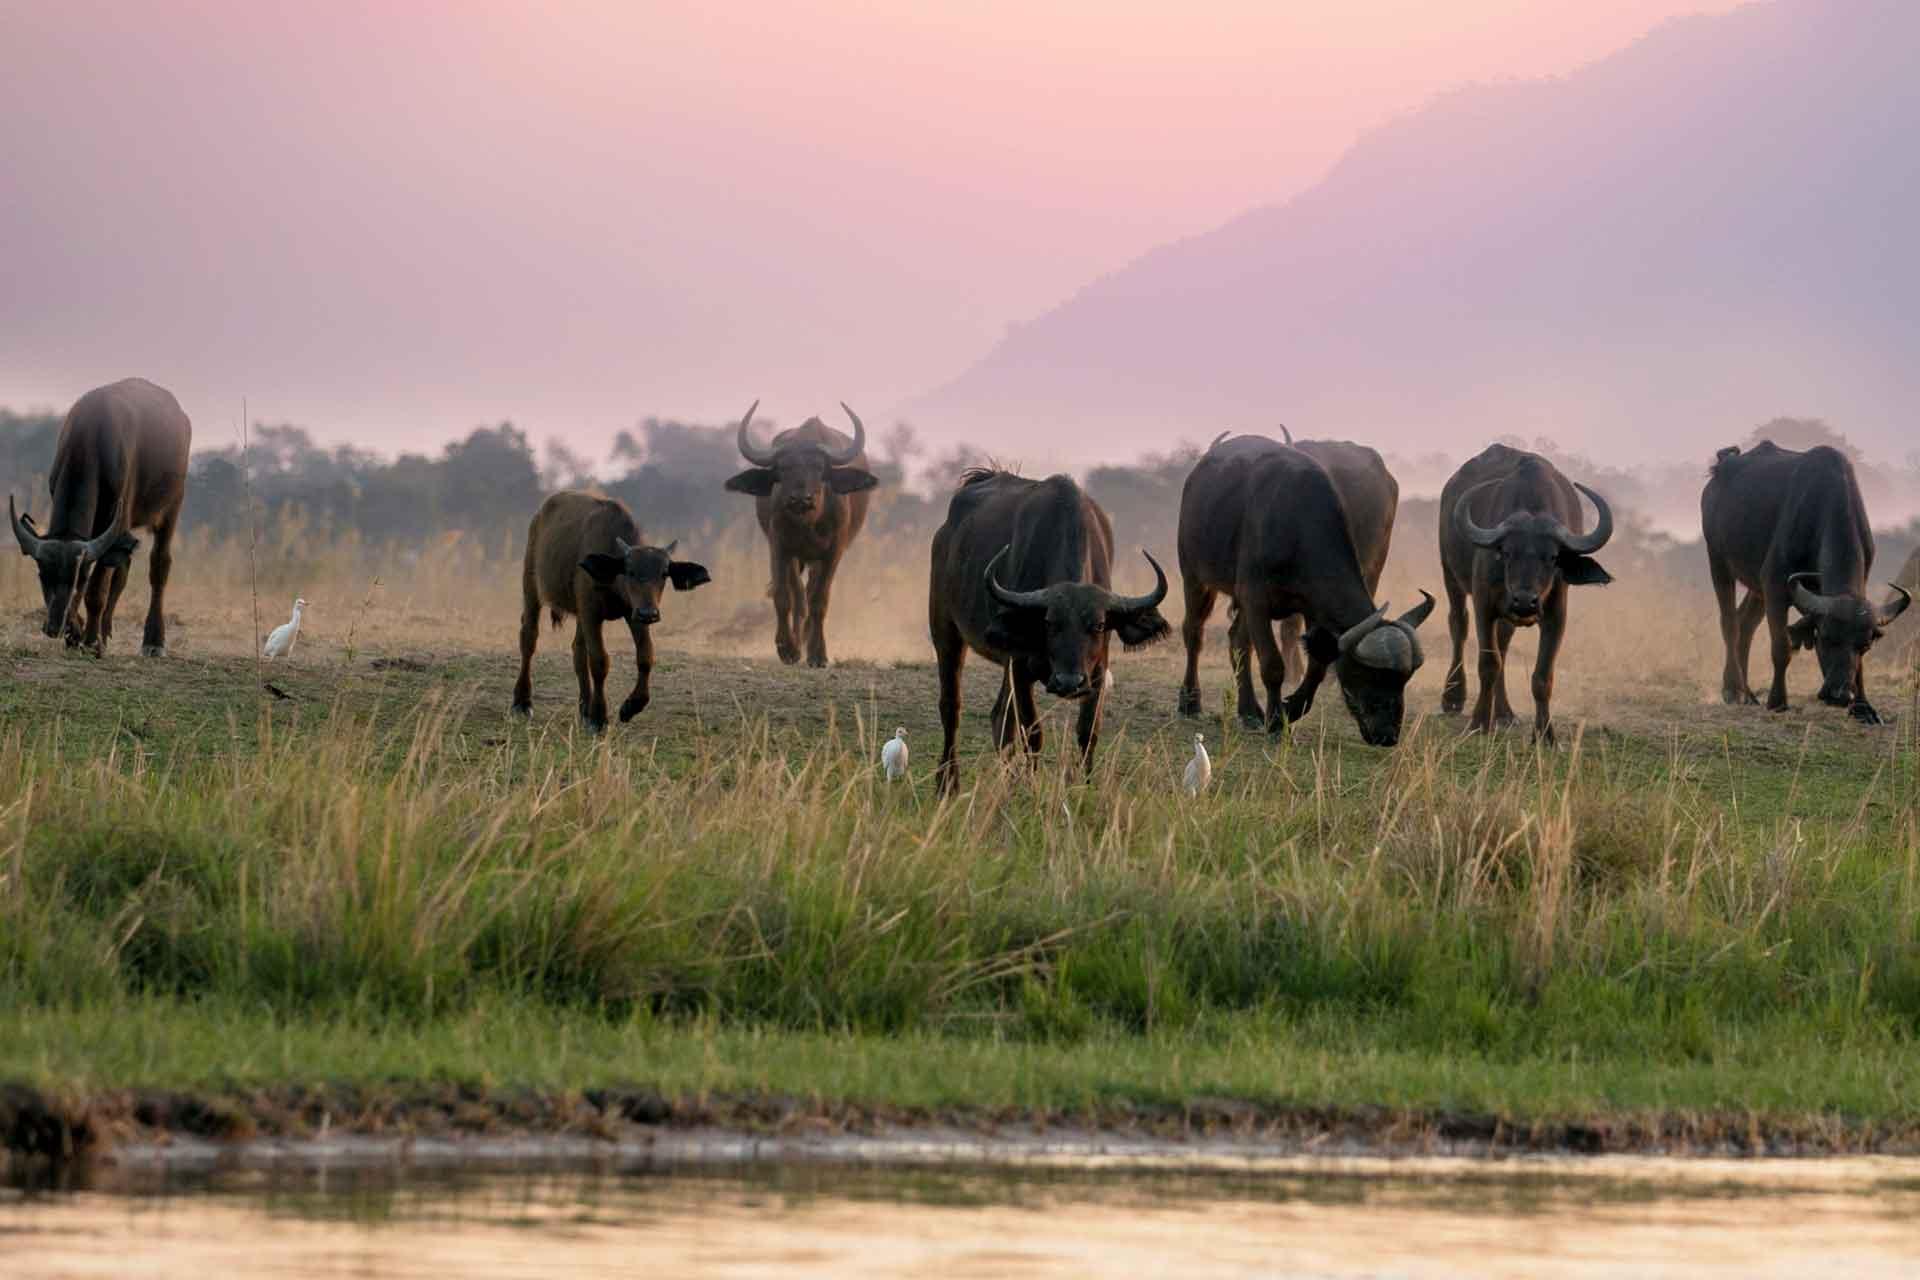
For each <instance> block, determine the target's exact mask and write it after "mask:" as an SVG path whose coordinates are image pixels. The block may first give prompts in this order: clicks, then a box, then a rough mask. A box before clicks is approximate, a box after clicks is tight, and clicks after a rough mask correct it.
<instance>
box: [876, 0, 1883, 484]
mask: <svg viewBox="0 0 1920 1280" xmlns="http://www.w3.org/2000/svg"><path fill="white" fill-rule="evenodd" d="M1917 54H1920V4H1914V3H1910V2H1908V0H1774V2H1771V3H1760V4H1754V5H1751V6H1748V7H1746V8H1742V9H1739V10H1735V11H1734V12H1732V13H1730V14H1726V15H1723V16H1718V17H1702V18H1688V19H1681V20H1676V21H1673V22H1670V23H1667V24H1665V25H1663V26H1661V27H1659V28H1657V29H1656V30H1654V31H1653V32H1652V33H1651V34H1649V35H1647V36H1646V37H1644V38H1643V39H1641V40H1640V41H1638V42H1637V43H1635V44H1633V45H1632V46H1630V47H1628V48H1627V49H1625V50H1622V51H1621V52H1619V53H1617V54H1615V55H1613V56H1611V57H1609V58H1607V59H1605V60H1603V61H1601V62H1598V63H1594V64H1592V65H1590V66H1588V67H1585V68H1583V69H1581V70H1580V71H1577V72H1575V73H1573V74H1570V75H1567V76H1565V77H1562V78H1558V79H1554V80H1547V81H1536V82H1526V83H1511V84H1499V85H1492V86H1480V87H1473V88H1467V89H1462V90H1459V91H1457V92H1454V93H1451V94H1449V95H1447V96H1444V97H1442V98H1440V99H1437V100H1436V101H1434V102H1432V103H1431V104H1429V105H1428V106H1426V107H1425V108H1423V109H1422V110H1420V111H1418V112H1416V113H1414V114H1412V115H1409V116H1407V117H1406V118H1404V119H1401V120H1399V121H1397V122H1396V123H1393V124H1391V125H1388V126H1386V127H1384V128H1382V129H1380V130H1378V131H1377V132H1375V133H1373V134H1371V135H1369V136H1367V137H1366V138H1364V139H1363V140H1362V141H1361V142H1359V143H1358V144H1357V145H1356V146H1355V147H1354V148H1353V149H1352V150H1351V151H1350V152H1349V153H1348V154H1347V155H1346V156H1345V158H1344V159H1342V160H1341V161H1340V163H1339V164H1337V165H1336V166H1335V168H1334V169H1333V170H1332V171H1331V172H1330V173H1329V174H1328V176H1327V177H1326V178H1325V180H1324V181H1322V182H1321V183H1320V184H1319V185H1317V186H1315V187H1313V188H1312V189H1310V190H1308V191H1306V192H1304V193H1303V194H1301V195H1300V196H1298V197H1297V198H1295V199H1293V200H1291V201H1289V202H1288V203H1286V204H1284V205H1281V206H1277V207H1269V208H1260V209H1256V210H1253V211H1252V212H1250V213H1247V214H1245V215H1244V216H1242V217H1239V218H1237V219H1235V220H1234V221H1232V222H1230V223H1228V224H1227V225H1225V226H1223V227H1221V228H1219V229H1218V230H1215V231H1213V232H1210V233H1208V234H1205V235H1201V236H1196V237H1194V238H1192V239H1189V240H1184V241H1181V242H1178V243H1175V244H1171V245H1167V246H1165V247H1163V248H1160V249H1157V250H1155V251H1153V252H1152V253H1149V254H1147V255H1146V256H1145V257H1143V258H1141V259H1140V260H1139V261H1137V262H1135V263H1133V264H1132V265H1130V266H1128V267H1126V268H1125V269H1123V270H1120V271H1116V272H1114V273H1113V274H1112V275H1109V276H1107V277H1105V278H1103V279H1101V280H1098V281H1096V282H1094V283H1093V284H1090V285H1089V286H1087V287H1086V288H1085V289H1083V290H1082V291H1081V292H1080V293H1079V294H1078V295H1076V296H1075V297H1073V298H1072V299H1071V300H1069V301H1067V302H1066V303H1064V304H1063V305H1061V306H1060V307H1058V308H1056V309H1055V310H1053V311H1051V312H1049V313H1047V314H1046V315H1043V316H1041V317H1040V318H1038V319H1036V320H1034V321H1033V322H1032V323H1029V324H1025V325H1022V326H1019V327H1017V328H1016V329H1014V330H1012V331H1010V332H1009V334H1008V335H1007V337H1006V338H1005V339H1004V340H1003V341H1002V342H1001V343H1000V344H999V345H998V346H996V347H995V348H994V349H993V350H992V351H991V352H990V353H989V354H988V355H987V356H986V358H985V359H983V360H981V361H980V362H979V363H978V364H977V365H975V366H974V367H973V368H971V369H969V370H967V371H966V372H965V373H963V374H962V375H961V376H959V377H958V378H956V379H954V380H953V381H952V382H950V383H949V384H947V385H946V386H944V387H942V388H940V389H938V390H937V391H934V392H932V393H931V394H929V395H926V396H924V397H922V398H921V399H920V400H918V401H917V402H915V403H913V404H911V405H909V406H908V407H907V412H908V413H909V414H911V416H912V417H913V418H914V420H915V421H916V422H918V423H920V424H921V425H923V426H925V427H928V428H931V429H933V430H935V431H939V432H941V433H943V434H952V435H957V436H960V437H963V438H966V439H969V440H979V441H981V442H982V443H985V444H990V445H996V446H998V445H1003V444H1005V443H1008V442H1013V441H1018V440H1023V439H1024V440H1031V439H1033V433H1034V432H1036V431H1045V430H1047V429H1049V428H1051V427H1058V428H1059V429H1061V430H1062V432H1063V433H1065V432H1069V431H1070V432H1072V437H1071V438H1074V439H1080V440H1084V439H1087V438H1089V437H1090V436H1092V435H1094V434H1095V432H1096V431H1097V432H1098V433H1099V438H1101V439H1103V440H1107V441H1110V442H1111V446H1112V449H1113V451H1114V452H1115V453H1116V454H1120V453H1131V452H1133V451H1135V450H1138V449H1141V448H1149V447H1156V446H1163V445H1165V444H1167V443H1169V442H1171V441H1172V440H1174V439H1176V438H1179V437H1185V438H1188V439H1193V440H1205V439H1209V438H1211V436H1212V435H1213V434H1214V433H1215V431H1216V430H1218V429H1220V428H1223V427H1229V426H1231V427H1235V428H1237V429H1243V430H1267V429H1270V426H1271V424H1272V423H1274V422H1276V421H1281V420H1284V421H1286V422H1287V423H1288V424H1289V425H1291V426H1292V427H1293V428H1294V430H1295V431H1296V432H1306V433H1309V434H1313V435H1348V436H1353V437H1356V438H1362V439H1367V440H1370V441H1375V442H1379V443H1382V444H1384V445H1386V446H1388V447H1391V448H1396V449H1403V450H1404V449H1413V448H1426V449H1444V450H1447V451H1450V452H1453V453H1455V454H1463V453H1464V452H1466V451H1468V450H1470V449H1473V448H1477V447H1478V446H1479V445H1480V444H1482V443H1484V442H1485V441H1486V440H1488V439H1490V438H1492V437H1494V436H1497V435H1502V434H1515V435H1521V436H1525V437H1528V438H1532V437H1535V436H1548V437H1552V438H1554V439H1556V440H1558V441H1560V442H1561V443H1562V444H1564V445H1566V446H1568V447H1572V448H1580V449H1584V450H1587V451H1589V452H1592V453H1594V454H1596V455H1599V456H1604V457H1606V458H1608V459H1610V460H1617V461H1620V462H1628V461H1632V460H1635V459H1637V458H1641V457H1647V458H1654V457H1658V458H1674V457H1679V456H1689V455H1692V454H1700V455H1702V456H1703V457H1704V456H1705V454H1706V453H1707V452H1710V450H1711V448H1712V447H1713V446H1716V445H1718V444H1721V443H1726V442H1727V441H1728V440H1731V439H1734V438H1737V437H1738V436H1739V435H1741V434H1744V433H1745V431H1746V430H1748V429H1749V428H1750V427H1751V425H1752V424H1753V423H1755V422H1760V421H1764V420H1766V419H1768V418H1771V417H1774V416H1775V415H1777V414H1804V415H1810V416H1819V417H1823V418H1825V419H1827V420H1828V421H1830V422H1833V423H1835V424H1836V425H1837V426H1839V427H1841V428H1842V429H1844V430H1845V431H1846V432H1847V433H1848V435H1849V436H1850V437H1851V438H1852V439H1854V440H1855V441H1857V442H1859V443H1860V444H1862V445H1863V446H1864V447H1865V448H1866V449H1867V450H1868V452H1869V453H1872V454H1876V455H1879V456H1882V457H1886V458H1888V459H1890V460H1898V459H1902V458H1904V457H1905V456H1906V455H1907V453H1908V452H1909V451H1910V450H1913V449H1914V448H1915V447H1916V443H1915V442H1916V441H1920V432H1915V431H1914V430H1913V427H1914V424H1915V423H1916V422H1920V253H1916V251H1915V243H1916V238H1920V142H1916V139H1920V75H1916V72H1915V70H1914V64H1915V59H1916V55H1917ZM1150 162H1151V160H1150V157H1143V163H1150Z"/></svg>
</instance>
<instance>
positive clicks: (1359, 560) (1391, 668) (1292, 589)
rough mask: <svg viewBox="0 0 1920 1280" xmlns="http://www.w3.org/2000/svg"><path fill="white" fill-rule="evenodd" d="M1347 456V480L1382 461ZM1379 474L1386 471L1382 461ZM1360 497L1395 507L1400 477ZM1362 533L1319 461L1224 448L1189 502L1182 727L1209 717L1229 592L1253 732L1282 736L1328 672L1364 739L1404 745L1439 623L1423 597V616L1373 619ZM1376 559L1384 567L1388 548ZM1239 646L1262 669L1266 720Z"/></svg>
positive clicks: (1244, 713) (1249, 440)
mask: <svg viewBox="0 0 1920 1280" xmlns="http://www.w3.org/2000/svg"><path fill="white" fill-rule="evenodd" d="M1338 447H1339V448H1340V449H1341V450H1351V451H1352V452H1350V453H1343V454H1342V469H1345V468H1346V466H1347V465H1348V464H1352V466H1353V467H1354V469H1355V470H1356V472H1357V473H1360V474H1364V473H1365V471H1366V470H1367V463H1366V457H1365V455H1372V450H1362V449H1359V448H1358V447H1357V446H1351V445H1346V446H1338ZM1372 465H1373V466H1379V465H1380V464H1379V459H1378V457H1377V456H1376V457H1373V458H1372ZM1381 470H1382V472H1384V468H1381ZM1358 489H1359V490H1361V491H1365V492H1367V493H1373V494H1377V493H1383V492H1390V493H1392V494H1393V499H1392V501H1393V502H1394V503H1396V504H1397V502H1398V490H1397V489H1396V488H1394V486H1393V481H1392V479H1391V478H1390V477H1386V478H1385V485H1384V487H1382V486H1381V485H1380V483H1379V479H1378V478H1374V479H1368V480H1366V481H1365V482H1364V483H1362V484H1361V485H1359V486H1358ZM1362 523H1363V521H1361V520H1356V519H1355V517H1354V515H1353V513H1351V512H1349V510H1348V506H1347V499H1346V488H1345V486H1343V485H1342V484H1340V483H1338V482H1336V480H1335V478H1334V476H1333V475H1332V474H1331V473H1330V472H1329V469H1328V468H1327V467H1326V466H1325V465H1323V464H1322V463H1321V462H1320V461H1319V460H1318V459H1317V458H1316V457H1314V456H1313V455H1312V454H1310V453H1307V452H1305V451H1303V450H1301V449H1297V448H1290V447H1288V446H1286V445H1283V444H1281V443H1279V442H1278V441H1275V440H1269V439H1267V438H1265V437H1264V436H1236V437H1234V438H1233V439H1231V440H1227V439H1224V438H1222V439H1218V440H1215V441H1214V443H1213V447H1212V448H1210V449H1208V450H1207V452H1206V453H1205V454H1203V455H1202V456H1201V458H1200V461H1199V462H1198V463H1197V464H1195V466H1194V468H1193V472H1192V474H1191V475H1189V476H1188V477H1187V483H1186V487H1185V488H1184V489H1183V490H1182V491H1181V494H1180V574H1181V578H1182V580H1183V585H1184V586H1185V589H1186V606H1187V613H1186V618H1185V620H1184V621H1183V622H1182V624H1181V635H1182V637H1183V638H1184V639H1185V641H1186V646H1187V670H1186V677H1185V679H1184V680H1183V681H1182V682H1181V686H1180V701H1179V709H1180V711H1181V712H1182V713H1183V714H1185V715H1198V714H1200V647H1201V643H1202V640H1203V638H1204V636H1205V632H1206V623H1207V619H1208V617H1209V616H1211V615H1212V613H1213V605H1214V601H1215V599H1216V597H1217V596H1218V595H1219V594H1220V593H1221V592H1225V593H1226V594H1227V595H1229V596H1230V597H1231V598H1232V600H1233V604H1234V606H1235V611H1236V617H1235V619H1234V621H1233V624H1232V627H1231V628H1230V630H1229V645H1230V647H1233V648H1235V649H1236V650H1238V652H1237V653H1236V661H1235V664H1234V666H1235V672H1234V677H1235V680H1236V682H1237V685H1238V703H1239V706H1238V710H1239V714H1240V717H1241V719H1242V720H1243V721H1245V722H1247V723H1250V724H1256V725H1257V724H1264V725H1265V726H1266V727H1267V728H1268V729H1269V730H1270V731H1272V732H1276V733H1277V732H1279V731H1280V730H1281V729H1282V728H1284V727H1285V726H1286V725H1287V724H1288V723H1290V722H1291V721H1294V720H1298V719H1300V718H1301V717H1302V716H1304V715H1306V714H1307V712H1308V711H1309V710H1311V709H1312V707H1313V698H1314V694H1315V693H1316V692H1317V691H1318V689H1319V687H1320V682H1321V681H1322V680H1324V679H1325V678H1326V674H1327V671H1328V669H1329V668H1331V669H1332V670H1333V672H1334V674H1335V677H1336V678H1337V679H1338V680H1339V682H1340V690H1341V693H1342V696H1343V697H1344V698H1345V700H1346V703H1347V709H1348V710H1349V711H1350V712H1351V713H1352V714H1353V718H1354V722H1355V723H1356V724H1357V725H1358V726H1359V728H1360V736H1361V737H1362V738H1364V739H1365V740H1366V741H1367V742H1369V743H1371V744H1372V745H1374V746H1379V747H1390V746H1392V745H1394V744H1395V743H1396V742H1398V741H1399V740H1400V722H1401V719H1402V718H1403V715H1404V711H1405V690H1406V684H1407V681H1408V680H1409V679H1411V678H1412V677H1413V673H1414V672H1415V671H1416V670H1418V669H1419V666H1420V664H1421V661H1422V655H1421V652H1420V640H1419V637H1418V635H1417V634H1416V632H1417V629H1418V628H1419V626H1420V624H1421V623H1422V622H1425V621H1426V619H1427V615H1428V614H1430V613H1432V612H1433V597H1432V596H1430V595H1427V594H1426V593H1425V592H1422V593H1421V594H1422V595H1423V596H1426V598H1425V600H1424V601H1423V602H1422V603H1420V604H1418V605H1415V606H1414V607H1413V608H1412V609H1409V610H1408V611H1407V612H1406V613H1405V614H1403V615H1402V616H1400V617H1399V618H1396V619H1393V620H1391V621H1389V620H1388V618H1387V606H1385V605H1381V606H1379V607H1378V608H1375V607H1374V603H1373V588H1372V586H1371V585H1370V583H1369V579H1368V571H1367V570H1368V566H1367V563H1366V562H1365V561H1364V560H1363V557H1362V554H1361V551H1360V548H1359V546H1357V545H1356V542H1357V539H1356V537H1355V533H1354V530H1355V529H1356V528H1359V527H1360V526H1361V524H1362ZM1380 551H1381V555H1382V557H1383V558H1384V555H1385V542H1384V538H1383V539H1382V541H1381V548H1380ZM1374 573H1375V576H1376V578H1377V575H1378V570H1377V569H1376V570H1375V571H1374ZM1296 614H1297V615H1299V616H1300V617H1301V619H1302V621H1303V623H1304V626H1305V628H1306V650H1307V671H1306V675H1305V678H1303V679H1302V680H1301V682H1300V686H1299V688H1297V689H1295V690H1294V692H1293V693H1292V694H1291V695H1289V696H1287V697H1285V698H1282V697H1281V689H1282V688H1283V686H1284V684H1285V680H1286V662H1285V659H1284V657H1283V655H1282V654H1281V652H1280V646H1279V645H1278V644H1276V643H1275V641H1274V635H1273V624H1274V622H1275V621H1276V620H1278V619H1283V618H1287V617H1289V616H1292V615H1296ZM1242 645H1246V646H1248V647H1250V648H1251V650H1252V651H1253V652H1254V653H1256V654H1257V655H1258V656H1259V659H1260V677H1261V680H1262V682H1263V683H1264V684H1265V685H1266V691H1267V705H1266V708H1265V709H1264V711H1263V710H1262V708H1261V705H1260V702H1259V699H1257V698H1256V697H1255V696H1254V692H1253V673H1252V670H1251V664H1250V663H1249V662H1248V660H1247V657H1246V650H1245V649H1242V648H1240V646H1242Z"/></svg>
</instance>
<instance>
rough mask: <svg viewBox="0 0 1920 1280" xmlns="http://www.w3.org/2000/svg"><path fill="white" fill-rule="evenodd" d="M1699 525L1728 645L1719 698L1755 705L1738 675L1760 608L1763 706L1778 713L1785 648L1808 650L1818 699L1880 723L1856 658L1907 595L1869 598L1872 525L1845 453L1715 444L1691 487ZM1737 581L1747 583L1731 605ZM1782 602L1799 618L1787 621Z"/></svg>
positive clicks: (1783, 698)
mask: <svg viewBox="0 0 1920 1280" xmlns="http://www.w3.org/2000/svg"><path fill="white" fill-rule="evenodd" d="M1700 525H1701V530H1702V532H1703V533H1704V534H1705V535H1706V541H1707V570H1708V572H1709V573H1710V574H1711V575H1712V577H1713V593H1714V595H1715V596H1716V597H1717V598H1718V600H1719V602H1720V637H1721V639H1722V640H1723V641H1724V642H1725V644H1726V650H1727V662H1726V669H1725V671H1724V673H1723V674H1722V676H1721V683H1720V696H1721V697H1722V698H1723V699H1724V700H1726V701H1727V702H1729V703H1754V702H1757V701H1758V699H1757V698H1755V697H1754V693H1753V688H1752V686H1751V685H1749V684H1748V683H1747V658H1748V654H1749V652H1750V651H1751V649H1752V647H1753V633H1754V631H1755V630H1756V629H1757V628H1758V627H1759V625H1760V619H1761V617H1762V615H1764V616H1765V617H1766V619H1767V631H1768V633H1769V634H1770V635H1771V636H1772V638H1773V688H1772V689H1771V690H1770V691H1769V692H1768V693H1767V707H1768V709H1769V710H1773V711H1784V710H1785V709H1786V706H1787V659H1788V657H1789V656H1790V655H1791V653H1792V651H1793V650H1794V649H1812V650H1813V651H1814V652H1815V653H1816V654H1817V655H1818V656H1819V659H1820V672H1821V685H1820V701H1822V702H1824V703H1826V704H1828V705H1829V706H1835V707H1846V708H1848V709H1849V711H1850V712H1851V714H1852V715H1853V717H1854V718H1855V719H1857V720H1861V721H1864V722H1865V723H1867V724H1879V723H1880V715H1879V713H1878V712H1876V711H1875V710H1874V709H1873V704H1872V703H1870V702H1868V701H1867V687H1866V673H1865V663H1864V662H1863V659H1864V658H1865V657H1866V653H1867V650H1868V649H1870V648H1871V647H1872V646H1873V642H1874V641H1875V640H1877V639H1879V637H1880V635H1881V633H1882V632H1883V631H1884V630H1885V629H1886V627H1887V624H1888V623H1890V622H1892V621H1893V620H1894V619H1895V618H1897V617H1899V616H1900V615H1901V613H1903V612H1904V611H1905V610H1906V607H1907V605H1908V604H1909V603H1910V602H1911V600H1912V597H1911V596H1910V595H1908V594H1907V591H1906V589H1905V588H1903V587H1900V586H1897V585H1896V586H1894V588H1893V589H1894V591H1895V592H1896V593H1897V594H1898V598H1897V599H1895V600H1892V601H1890V602H1888V603H1887V604H1885V605H1881V606H1878V607H1876V606H1874V605H1873V604H1872V603H1871V602H1870V601H1868V599H1867V575H1868V574H1869V573H1871V572H1872V571H1873V532H1872V530H1871V529H1870V528H1869V527H1868V525H1867V509H1866V505H1865V504H1864V503H1862V502H1861V500H1860V484H1859V482H1858V481H1857V480H1856V479H1855V478H1854V474H1853V464H1852V463H1850V462H1848V461H1847V458H1846V455H1844V454H1842V453H1840V452H1839V451H1837V450H1835V449H1829V448H1827V447H1826V446H1824V445H1822V446H1819V447H1817V448H1813V449H1808V450H1807V451H1806V452H1804V453H1802V452H1799V451H1798V450H1794V449H1782V448H1780V447H1779V446H1778V445H1776V444H1774V443H1773V442H1772V441H1771V440H1768V441H1765V442H1763V443H1761V444H1759V445H1757V446H1755V447H1754V448H1752V449H1750V450H1748V451H1747V452H1745V453H1742V452H1740V450H1739V449H1738V448H1726V449H1722V450H1721V451H1720V452H1719V454H1718V456H1717V457H1716V458H1715V459H1714V463H1713V470H1712V473H1711V474H1710V476H1709V477H1708V480H1707V485H1706V488H1705V489H1703V490H1702V491H1701V493H1700ZM1736 583H1738V584H1740V585H1743V586H1745V587H1746V588H1747V595H1746V598H1745V599H1744V600H1742V601H1741V602H1740V607H1739V608H1738V609H1737V610H1736V609H1735V608H1734V604H1733V593H1734V586H1735V584H1736ZM1790 604H1791V605H1792V606H1793V607H1794V608H1796V609H1798V610H1800V612H1801V614H1802V615H1803V617H1802V618H1801V620H1800V621H1799V622H1796V623H1794V624H1793V625H1791V626H1789V625H1788V623H1787V606H1788V605H1790Z"/></svg>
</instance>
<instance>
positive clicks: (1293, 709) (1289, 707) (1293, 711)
mask: <svg viewBox="0 0 1920 1280" xmlns="http://www.w3.org/2000/svg"><path fill="white" fill-rule="evenodd" d="M1311 710H1313V703H1312V701H1311V700H1309V699H1306V698H1302V697H1301V696H1300V695H1299V694H1297V693H1296V694H1294V695H1293V696H1291V697H1288V698H1283V699H1281V702H1280V712H1281V714H1282V715H1284V716H1285V717H1286V719H1287V721H1288V722H1289V723H1291V722H1293V721H1295V720H1304V719H1306V718H1307V712H1309V711H1311Z"/></svg>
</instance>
